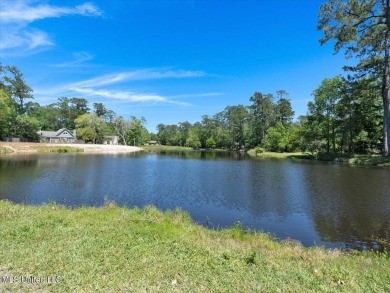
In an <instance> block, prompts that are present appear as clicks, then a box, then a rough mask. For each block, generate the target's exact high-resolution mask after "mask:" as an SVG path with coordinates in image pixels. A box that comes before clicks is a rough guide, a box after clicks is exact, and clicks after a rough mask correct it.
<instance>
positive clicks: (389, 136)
mask: <svg viewBox="0 0 390 293" xmlns="http://www.w3.org/2000/svg"><path fill="white" fill-rule="evenodd" d="M385 16H386V25H387V31H386V33H385V36H384V40H383V42H384V49H385V50H384V51H385V52H384V53H385V55H384V64H383V79H382V98H383V109H384V112H383V154H384V155H385V156H390V150H389V148H390V56H389V49H390V48H389V47H390V45H389V43H390V36H389V32H390V0H387V1H386V12H385Z"/></svg>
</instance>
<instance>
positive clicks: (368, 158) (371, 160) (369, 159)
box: [248, 149, 390, 167]
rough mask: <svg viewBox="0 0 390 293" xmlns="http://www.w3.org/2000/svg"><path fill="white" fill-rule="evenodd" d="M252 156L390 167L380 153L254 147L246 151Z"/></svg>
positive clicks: (388, 162)
mask: <svg viewBox="0 0 390 293" xmlns="http://www.w3.org/2000/svg"><path fill="white" fill-rule="evenodd" d="M248 154H249V155H250V156H252V157H258V158H279V159H302V160H316V161H327V162H342V163H347V164H349V165H355V166H377V167H390V157H383V156H381V155H352V156H345V155H344V156H342V155H340V156H337V155H336V156H326V155H322V156H319V157H315V156H313V155H311V154H308V153H301V152H294V153H276V152H262V153H258V154H256V150H255V149H251V150H249V151H248Z"/></svg>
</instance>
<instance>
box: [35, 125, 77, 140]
mask: <svg viewBox="0 0 390 293" xmlns="http://www.w3.org/2000/svg"><path fill="white" fill-rule="evenodd" d="M38 134H39V135H40V136H41V142H70V143H72V142H75V141H76V140H77V139H76V130H72V131H71V130H69V129H67V128H61V129H60V130H57V131H42V130H40V131H38Z"/></svg>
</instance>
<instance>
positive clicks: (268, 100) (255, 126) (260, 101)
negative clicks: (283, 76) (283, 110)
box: [249, 92, 274, 147]
mask: <svg viewBox="0 0 390 293" xmlns="http://www.w3.org/2000/svg"><path fill="white" fill-rule="evenodd" d="M249 100H250V101H251V102H252V105H250V106H249V110H250V117H251V122H250V125H251V135H250V136H251V138H252V139H251V142H250V144H251V146H252V147H254V146H256V145H260V144H261V143H262V141H263V139H264V138H265V135H266V132H267V130H268V128H269V127H271V125H272V124H273V121H274V113H273V107H274V106H273V96H272V95H271V94H268V95H264V94H262V93H260V92H255V93H254V94H253V96H251V97H250V98H249Z"/></svg>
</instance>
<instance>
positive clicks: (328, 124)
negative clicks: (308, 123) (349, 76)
mask: <svg viewBox="0 0 390 293" xmlns="http://www.w3.org/2000/svg"><path fill="white" fill-rule="evenodd" d="M343 85H344V84H343V82H342V79H341V77H340V76H336V77H334V78H331V79H329V78H325V79H324V80H323V81H322V83H321V85H320V86H319V87H318V88H317V89H315V90H314V92H313V95H314V103H313V104H310V105H309V111H310V112H311V115H313V116H315V117H316V118H315V119H317V122H318V123H319V124H320V129H321V132H322V133H321V134H322V137H323V138H324V139H326V153H327V154H328V155H329V154H330V150H331V147H332V151H333V153H336V127H337V109H336V108H337V103H338V101H339V100H340V98H341V95H342V91H343Z"/></svg>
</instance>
